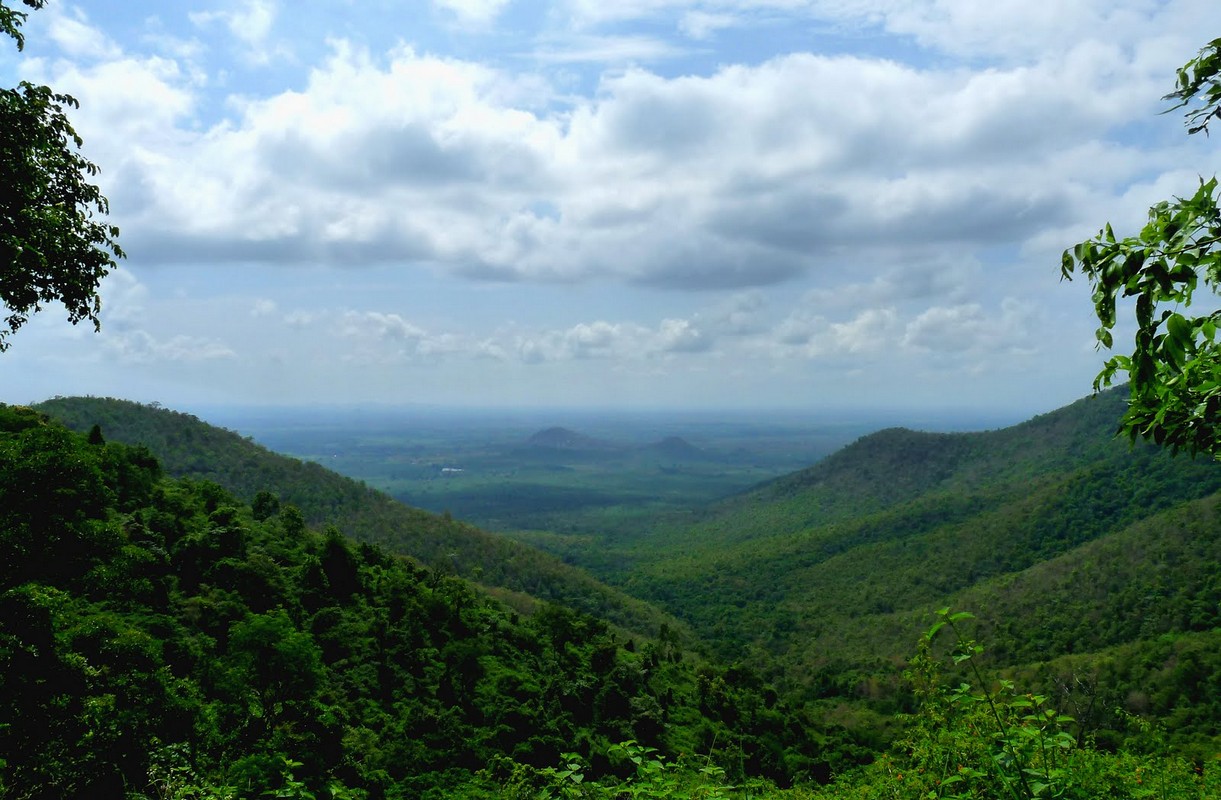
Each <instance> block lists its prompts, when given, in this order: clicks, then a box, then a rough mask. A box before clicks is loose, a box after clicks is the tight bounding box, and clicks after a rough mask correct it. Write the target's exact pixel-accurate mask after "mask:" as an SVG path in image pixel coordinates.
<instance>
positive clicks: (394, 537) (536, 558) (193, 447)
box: [36, 397, 693, 646]
mask: <svg viewBox="0 0 1221 800" xmlns="http://www.w3.org/2000/svg"><path fill="white" fill-rule="evenodd" d="M36 408H37V409H38V410H39V411H41V412H43V413H45V414H47V415H49V416H51V417H53V418H55V419H57V420H59V421H61V422H62V423H63V424H65V425H66V426H68V427H69V428H71V429H73V430H76V431H78V432H87V431H89V430H90V429H91V428H92V426H94V425H97V426H98V427H99V429H100V430H101V431H102V433H103V435H104V436H105V437H106V438H107V439H108V440H111V441H116V442H123V443H127V444H132V445H135V444H139V445H144V446H146V447H148V448H149V449H150V450H152V452H153V453H155V454H156V456H157V458H158V459H159V460H160V461H161V463H162V465H163V466H164V468H165V471H166V472H167V473H169V474H170V475H173V476H176V477H182V478H192V479H196V480H209V481H213V482H215V483H216V484H218V485H220V486H222V487H224V488H225V489H226V490H227V491H230V492H232V493H234V494H235V495H236V496H238V497H239V498H241V499H242V500H243V501H245V502H247V503H249V502H253V501H254V499H255V496H256V495H257V494H258V493H259V492H260V491H272V492H274V493H275V494H276V495H277V496H278V498H279V499H280V500H281V501H282V502H284V503H287V504H290V505H293V506H295V507H296V508H298V509H300V511H301V512H302V514H303V515H304V517H305V521H306V522H307V523H308V524H310V525H334V526H336V527H337V528H338V529H339V530H340V531H341V532H342V533H343V534H345V535H346V536H350V537H352V538H353V539H355V540H357V541H362V542H371V543H374V544H378V545H381V546H384V547H386V548H388V549H389V550H391V551H393V552H395V553H399V554H402V555H407V556H410V557H411V558H413V559H415V560H416V561H418V562H419V563H420V564H422V565H424V566H428V567H432V568H435V569H439V570H442V571H444V572H448V573H453V574H456V575H459V576H461V577H464V578H467V579H469V580H472V581H474V582H476V583H478V584H481V585H483V586H486V587H488V588H489V589H490V590H492V591H493V592H494V593H496V594H497V596H498V597H499V598H500V599H502V600H504V601H505V602H509V603H512V604H516V605H518V606H519V607H522V606H523V604H524V605H525V606H528V605H529V604H530V603H532V602H534V600H535V599H537V600H548V601H555V602H558V603H561V604H562V605H565V606H567V607H569V608H572V609H575V610H578V611H582V612H585V613H590V614H594V615H597V616H599V617H602V618H605V619H607V620H608V621H610V622H612V623H614V624H616V625H619V626H621V627H623V628H624V629H625V630H628V631H632V632H634V633H637V634H642V635H645V636H650V637H651V636H654V635H656V632H657V631H658V630H659V628H660V627H661V626H662V625H666V626H667V628H668V629H669V630H671V631H673V632H674V633H675V634H676V635H678V636H679V637H680V639H681V640H682V641H683V642H684V644H685V645H688V646H690V645H691V644H693V640H692V639H691V637H690V636H689V635H688V634H687V632H686V626H685V625H684V624H683V623H681V622H679V621H677V620H676V619H675V618H673V617H672V616H669V615H666V614H664V613H661V612H659V611H658V610H657V609H655V608H654V607H651V606H649V605H648V604H646V603H642V602H641V601H639V600H636V599H634V598H632V597H629V596H627V595H625V594H624V593H623V592H622V591H619V590H616V589H612V588H610V587H608V586H606V585H605V584H603V583H601V582H599V581H597V580H593V579H591V578H590V576H589V575H588V574H587V573H585V572H583V571H582V570H579V569H574V568H572V567H570V566H568V565H566V564H565V563H563V562H562V561H561V560H560V559H558V558H556V557H554V556H552V555H549V554H546V553H543V552H541V551H539V550H537V549H535V548H533V547H528V546H524V545H522V544H520V543H518V542H515V541H513V540H512V539H509V538H506V537H503V536H496V535H493V534H489V533H487V532H485V531H482V530H480V529H478V528H476V527H475V526H473V525H469V524H466V523H464V522H462V521H459V520H455V519H453V518H451V517H450V516H449V515H447V514H431V513H428V512H426V511H422V510H419V509H415V508H411V507H409V506H406V505H403V504H402V503H399V502H398V501H396V500H393V499H392V498H390V497H388V496H387V495H385V494H383V493H381V492H377V491H374V490H372V489H370V488H368V487H367V486H365V485H363V484H361V483H360V482H358V481H354V480H351V479H349V478H345V477H343V476H341V475H337V474H336V473H334V472H331V471H329V470H326V469H324V468H323V467H321V466H319V465H317V464H314V463H310V462H304V461H299V460H297V459H295V458H288V457H286V456H281V455H278V454H276V453H273V452H271V451H270V450H267V449H266V448H264V447H262V446H260V445H258V444H256V443H254V442H253V441H251V440H249V439H246V438H244V437H242V436H240V435H238V434H237V433H234V432H233V431H229V430H225V429H223V428H218V427H215V426H212V425H209V424H207V423H206V422H204V421H202V420H200V419H198V418H197V417H195V416H193V415H191V414H184V413H181V412H176V411H171V410H168V409H164V408H158V407H153V406H147V405H142V404H139V403H133V402H130V401H127V400H117V399H114V398H97V397H76V398H55V399H53V400H48V401H46V402H44V403H40V404H38V405H37V406H36Z"/></svg>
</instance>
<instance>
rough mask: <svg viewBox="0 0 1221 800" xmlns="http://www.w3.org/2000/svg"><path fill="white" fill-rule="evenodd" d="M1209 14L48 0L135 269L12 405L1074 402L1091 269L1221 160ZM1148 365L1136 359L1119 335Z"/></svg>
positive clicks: (908, 5) (699, 0)
mask: <svg viewBox="0 0 1221 800" xmlns="http://www.w3.org/2000/svg"><path fill="white" fill-rule="evenodd" d="M1217 31H1221V6H1218V5H1217V4H1215V3H1209V2H1204V1H1203V0H1171V1H1169V2H1156V3H1151V2H1147V0H1119V2H1103V1H1102V0H1082V1H1081V2H1075V3H1071V4H1038V5H1035V4H1028V3H1018V2H1001V3H993V4H989V6H988V8H986V9H984V8H983V7H982V6H980V4H978V3H973V2H970V1H969V0H927V2H897V0H854V2H839V1H838V0H804V1H803V0H797V1H796V2H794V1H793V0H639V1H634V2H622V3H593V2H589V0H565V1H564V2H556V3H551V4H533V3H526V2H520V1H517V0H433V2H431V3H429V2H415V3H391V2H386V1H385V0H381V1H380V2H368V3H364V4H361V5H360V6H359V8H358V7H357V6H356V5H355V4H352V3H326V2H317V1H316V0H312V1H309V2H301V3H294V4H288V3H285V2H278V1H277V0H251V1H250V2H237V0H190V2H183V3H176V4H173V5H172V6H167V5H165V4H163V3H159V2H154V0H133V1H132V2H125V3H123V4H121V5H119V4H114V3H105V2H101V0H85V1H84V2H64V1H61V0H52V1H51V2H50V3H49V4H48V6H47V7H46V8H45V9H43V10H41V11H31V13H30V16H29V19H28V20H27V24H26V26H25V28H24V33H25V36H26V50H25V52H24V53H21V54H18V53H16V51H15V48H13V47H12V46H7V47H4V48H0V85H5V86H11V85H13V84H15V83H16V82H17V81H18V80H22V79H28V80H32V81H35V82H42V83H46V84H48V85H50V86H51V87H53V88H54V89H56V90H57V91H63V92H68V93H70V94H73V95H74V96H76V98H77V99H78V100H79V101H80V103H81V107H80V109H78V110H75V111H73V112H72V113H71V118H72V120H73V121H74V123H75V124H76V127H77V130H78V132H79V133H80V134H81V135H82V136H83V137H84V140H85V148H84V152H85V155H86V157H88V158H89V159H91V160H92V161H94V162H95V163H97V164H98V165H99V166H100V167H101V169H102V173H101V175H100V176H99V181H100V183H101V186H102V188H103V191H104V192H105V193H106V194H107V196H108V197H109V198H110V201H111V211H112V215H111V216H112V220H113V221H114V222H115V223H116V224H118V225H119V226H120V228H121V229H122V235H121V237H120V241H121V244H122V246H123V247H124V249H125V250H126V251H127V252H128V254H129V257H128V259H127V260H126V261H124V262H123V263H122V266H121V268H120V269H119V270H118V271H116V272H115V273H114V274H112V275H111V276H110V277H109V278H108V279H107V280H106V282H105V283H104V285H103V291H102V296H103V306H104V310H103V317H102V318H103V328H102V332H101V333H100V334H94V333H93V332H92V330H91V329H89V328H88V327H87V326H77V327H73V326H71V325H68V324H67V323H66V321H65V320H64V317H63V314H62V312H61V310H60V309H58V308H49V309H46V310H44V312H43V313H42V314H39V315H37V316H35V317H34V318H33V319H32V320H31V322H30V323H29V324H28V325H27V326H26V327H25V328H23V329H22V330H21V331H19V332H18V333H17V334H16V335H15V336H13V338H12V348H11V350H10V351H8V352H7V353H5V354H4V355H3V356H2V357H0V370H2V372H0V376H2V377H0V401H4V402H10V403H25V402H30V401H35V400H40V399H44V398H47V397H51V396H54V395H73V394H93V395H105V396H116V397H124V398H130V399H133V400H139V401H145V402H148V401H153V400H155V401H159V402H161V403H163V404H165V405H167V406H169V407H173V408H181V409H185V410H194V409H196V408H199V407H216V406H268V405H302V406H304V405H311V404H321V405H349V406H362V405H364V406H377V405H385V404H399V403H404V404H406V403H415V404H424V405H436V406H460V407H472V408H479V407H518V408H530V407H571V408H603V407H616V408H661V409H666V408H669V409H680V408H681V409H722V408H723V409H751V408H792V409H798V408H803V409H814V410H816V409H820V408H853V407H855V408H861V409H864V410H877V411H884V410H886V409H895V408H899V409H903V408H906V409H911V410H912V411H920V410H934V409H942V408H968V409H976V410H979V411H981V412H982V411H988V410H991V411H993V412H995V413H996V414H997V415H999V416H1003V415H1013V416H1014V417H1015V418H1017V417H1021V416H1023V415H1025V416H1028V415H1030V414H1034V413H1039V412H1044V411H1049V410H1051V409H1053V408H1056V407H1058V406H1062V405H1064V404H1066V403H1068V402H1071V401H1073V400H1075V399H1077V398H1079V397H1082V396H1084V395H1087V394H1088V393H1089V391H1090V386H1091V382H1092V379H1093V376H1094V374H1095V373H1096V372H1097V369H1098V367H1099V365H1100V363H1101V361H1102V356H1101V355H1100V354H1099V353H1097V352H1095V350H1094V347H1093V345H1094V340H1093V329H1094V327H1095V323H1094V320H1093V315H1092V313H1091V306H1090V301H1089V293H1088V288H1087V287H1086V286H1085V285H1084V284H1082V283H1080V282H1077V283H1070V284H1063V283H1061V282H1060V280H1059V256H1060V252H1061V251H1062V250H1063V249H1064V248H1065V247H1067V246H1070V245H1072V244H1073V243H1075V242H1077V241H1080V240H1081V239H1084V238H1086V237H1088V236H1090V235H1092V234H1094V233H1096V232H1097V230H1098V229H1099V227H1101V225H1102V224H1103V223H1105V222H1107V221H1110V222H1112V223H1113V224H1114V226H1115V228H1116V231H1117V232H1119V233H1121V234H1123V233H1126V232H1130V231H1132V230H1134V229H1135V228H1137V227H1139V225H1141V224H1142V222H1143V220H1144V216H1145V211H1146V209H1147V208H1148V206H1149V205H1151V204H1152V203H1154V202H1157V201H1159V200H1161V199H1165V198H1167V197H1170V196H1172V195H1176V194H1177V195H1182V194H1187V193H1190V192H1193V191H1194V189H1195V187H1196V186H1197V185H1198V178H1199V176H1200V175H1201V174H1203V175H1206V176H1207V175H1211V174H1213V172H1215V171H1216V168H1217V162H1218V159H1217V157H1216V151H1215V147H1214V145H1213V144H1212V143H1211V142H1210V141H1209V140H1208V139H1206V138H1205V137H1188V136H1187V135H1186V134H1185V132H1184V128H1183V124H1182V120H1181V118H1180V117H1179V116H1178V115H1177V114H1173V113H1172V114H1160V113H1159V112H1161V111H1163V110H1165V108H1166V104H1165V103H1164V102H1163V101H1161V100H1160V98H1161V97H1162V96H1163V95H1164V94H1166V93H1167V92H1168V91H1170V90H1171V89H1172V88H1173V86H1174V71H1175V69H1176V68H1177V67H1178V66H1180V65H1182V63H1183V62H1184V61H1186V60H1187V59H1188V58H1190V57H1191V56H1192V55H1194V54H1195V52H1196V51H1197V50H1198V48H1199V47H1201V46H1202V45H1204V44H1205V43H1206V41H1207V40H1208V39H1210V38H1212V37H1213V36H1215V35H1216V32H1217ZM1116 338H1117V345H1118V347H1119V348H1128V342H1127V340H1126V339H1125V338H1123V337H1120V336H1117V337H1116Z"/></svg>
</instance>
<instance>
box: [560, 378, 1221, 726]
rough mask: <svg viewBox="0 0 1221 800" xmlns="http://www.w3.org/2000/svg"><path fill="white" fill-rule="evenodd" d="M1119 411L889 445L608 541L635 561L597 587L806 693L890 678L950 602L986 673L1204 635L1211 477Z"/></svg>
mask: <svg viewBox="0 0 1221 800" xmlns="http://www.w3.org/2000/svg"><path fill="white" fill-rule="evenodd" d="M1122 403H1123V398H1122V396H1121V395H1119V394H1117V393H1107V394H1104V395H1101V396H1099V397H1097V398H1091V399H1086V400H1082V401H1079V402H1077V403H1074V404H1072V405H1070V406H1067V407H1065V408H1063V409H1059V410H1057V411H1055V412H1052V413H1050V414H1045V415H1042V416H1039V417H1036V418H1034V419H1032V420H1030V421H1028V422H1025V423H1022V424H1020V425H1017V426H1013V427H1011V428H1006V429H1003V430H998V431H989V432H983V433H970V434H931V433H920V432H915V431H908V430H902V429H890V430H884V431H880V432H878V433H876V434H873V435H870V436H867V437H864V438H862V439H860V440H859V441H857V442H856V443H854V444H852V445H850V446H848V447H846V448H844V449H843V450H841V451H840V452H838V453H836V454H834V455H833V456H831V457H829V458H827V459H826V460H824V461H822V462H820V463H819V464H817V465H815V466H813V467H811V468H809V469H806V470H802V471H800V472H797V473H794V474H792V475H789V476H785V477H783V478H780V479H778V480H775V481H772V482H769V483H768V484H765V485H763V486H760V487H757V488H755V489H753V490H751V491H748V492H746V493H743V494H741V495H738V496H735V497H732V498H728V499H726V500H724V501H722V502H721V503H718V504H716V505H714V506H712V507H710V508H709V509H707V510H706V511H704V512H703V513H702V514H701V515H700V516H699V518H698V519H695V520H693V521H690V522H689V523H688V524H685V525H684V524H678V523H675V522H673V521H670V522H667V523H664V524H661V525H658V526H657V527H655V528H653V529H652V530H650V531H645V532H641V533H640V534H638V535H637V538H635V539H633V540H630V541H623V542H609V543H607V547H608V548H610V549H613V548H615V547H619V548H621V549H620V551H619V552H618V553H617V555H619V556H622V557H620V558H618V559H617V563H618V564H619V565H623V564H629V565H630V566H629V567H628V568H626V569H625V568H623V567H622V566H619V567H618V571H616V572H610V571H607V572H606V573H605V574H604V577H607V578H608V579H611V580H613V581H614V582H615V583H616V584H617V585H621V586H623V587H624V588H625V589H626V590H627V591H629V592H630V593H632V594H634V595H636V596H639V597H643V598H645V599H648V600H651V601H654V602H656V603H658V604H659V605H661V606H662V607H663V608H665V609H667V610H669V611H671V612H672V613H674V614H676V615H678V616H680V617H681V618H682V619H684V620H685V621H687V622H689V623H690V624H691V626H692V627H693V629H694V630H695V631H696V632H697V634H699V635H700V636H702V637H704V638H705V639H706V640H708V641H710V642H712V643H713V646H714V648H715V651H716V652H717V653H718V654H719V655H720V656H721V657H722V658H725V659H742V660H745V661H746V662H747V663H750V664H752V665H753V666H755V667H756V668H758V669H760V670H763V671H765V672H768V673H769V674H771V675H772V676H774V677H776V678H777V679H778V680H781V681H782V682H784V683H785V684H786V685H788V686H789V687H791V688H795V689H798V690H800V691H802V692H804V693H805V696H806V697H808V698H818V697H823V698H842V699H850V700H856V699H859V698H860V697H861V696H862V694H861V693H862V691H864V690H863V689H862V686H863V685H864V684H863V683H862V681H865V680H866V679H865V677H864V676H874V678H871V679H870V680H875V679H876V680H885V681H891V682H893V681H894V679H895V676H896V675H897V674H898V671H899V667H898V665H899V664H901V663H902V659H903V658H904V657H905V655H906V654H908V653H910V650H911V643H912V638H913V637H912V631H913V630H918V629H919V628H920V627H922V622H924V621H927V620H928V619H929V618H930V614H931V612H932V611H933V610H934V609H936V608H939V607H943V606H946V605H952V606H954V607H956V608H969V609H972V610H974V611H977V612H979V614H980V616H981V618H982V622H983V624H982V625H981V633H982V634H984V635H986V636H987V637H988V638H987V644H988V646H989V651H990V655H989V658H990V660H991V661H990V663H992V664H993V665H995V666H1005V665H1019V664H1024V663H1030V662H1035V661H1044V660H1050V659H1055V658H1058V657H1060V656H1064V655H1068V654H1082V653H1089V652H1091V651H1096V650H1098V651H1100V650H1103V649H1106V648H1114V647H1118V646H1122V645H1131V646H1133V647H1135V648H1137V649H1139V648H1141V647H1144V646H1152V645H1153V644H1154V643H1155V642H1156V641H1157V640H1158V639H1159V638H1160V637H1163V636H1177V635H1181V634H1186V633H1192V632H1194V633H1198V634H1201V635H1206V636H1207V635H1210V633H1209V632H1211V631H1212V630H1213V629H1215V628H1217V627H1218V626H1221V583H1219V582H1218V580H1217V575H1218V574H1221V551H1219V547H1221V539H1219V536H1221V524H1218V521H1217V518H1216V508H1217V504H1218V499H1217V495H1216V493H1217V492H1218V491H1219V490H1221V464H1218V463H1216V462H1213V461H1209V460H1207V459H1197V460H1191V459H1189V458H1186V457H1184V456H1180V457H1177V458H1176V457H1173V456H1171V454H1170V453H1168V452H1165V451H1163V450H1160V449H1158V448H1154V447H1148V446H1143V445H1138V446H1136V447H1131V446H1129V444H1128V442H1127V441H1119V440H1116V439H1115V438H1114V436H1113V432H1114V421H1115V420H1116V419H1117V418H1118V415H1119V410H1120V409H1121V407H1122ZM570 552H571V551H570ZM578 555H579V553H578ZM607 561H609V559H607V557H606V555H605V551H599V552H597V553H593V554H591V555H590V556H589V563H590V564H591V565H597V564H598V563H605V562H607ZM577 562H578V563H581V559H580V558H578V559H577ZM883 676H885V677H883ZM1218 679H1219V680H1221V675H1219V676H1218ZM870 691H872V690H870ZM867 694H868V693H867ZM885 694H886V693H885V692H882V695H885ZM1162 710H1163V711H1167V710H1166V709H1162ZM1167 713H1168V712H1167ZM1218 722H1221V720H1214V723H1213V724H1217V723H1218ZM1205 727H1207V726H1205Z"/></svg>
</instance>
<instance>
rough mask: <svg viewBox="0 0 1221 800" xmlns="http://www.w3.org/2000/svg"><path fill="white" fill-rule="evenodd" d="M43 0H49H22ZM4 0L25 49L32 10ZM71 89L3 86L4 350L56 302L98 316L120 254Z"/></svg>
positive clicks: (33, 4) (10, 26)
mask: <svg viewBox="0 0 1221 800" xmlns="http://www.w3.org/2000/svg"><path fill="white" fill-rule="evenodd" d="M23 2H24V4H25V5H26V6H27V7H29V8H34V9H37V8H41V7H42V6H43V5H44V3H45V0H23ZM8 5H9V4H8V3H4V2H0V33H3V34H6V35H8V36H9V37H11V38H12V39H13V41H14V42H15V43H16V45H17V49H18V50H20V49H21V48H22V47H23V46H24V44H25V39H24V37H23V35H22V33H21V25H22V23H23V22H24V21H25V18H26V12H21V11H15V10H13V9H11V8H9V7H8ZM75 107H76V100H75V99H73V98H72V97H71V96H69V95H66V94H62V93H58V92H55V91H53V90H52V89H51V88H50V87H47V86H40V85H37V84H33V83H30V82H28V81H22V82H21V83H20V84H19V85H18V86H16V87H15V88H7V87H5V88H0V186H2V187H4V191H2V192H0V306H2V307H3V308H4V309H5V311H6V312H7V313H6V314H5V315H4V317H3V320H0V351H4V350H6V349H8V347H9V344H10V342H9V337H10V336H11V335H12V334H13V333H14V332H15V331H16V330H17V329H18V328H20V327H21V326H22V325H24V324H25V323H26V321H27V320H28V319H29V316H30V315H31V314H33V313H35V312H37V311H40V310H42V308H43V307H45V306H46V305H48V304H50V303H53V302H58V303H61V304H63V306H64V308H65V310H66V311H67V312H68V320H69V321H70V322H72V323H73V324H75V323H77V322H80V321H81V320H88V321H89V322H91V323H93V326H94V328H95V329H96V328H98V327H99V326H100V324H101V322H100V320H99V319H98V314H99V312H100V311H101V301H100V299H99V298H98V284H99V283H100V282H101V280H102V278H104V277H106V275H107V273H109V271H110V270H112V269H113V268H114V267H115V259H116V258H122V257H123V251H122V249H121V248H120V247H119V245H118V242H117V239H118V235H119V229H118V228H117V227H115V226H114V225H111V224H108V223H106V222H103V221H100V220H99V219H97V218H98V217H104V216H105V215H106V214H107V213H108V212H109V210H110V208H109V203H108V202H107V200H106V198H105V197H104V196H103V195H102V193H101V190H100V189H98V187H97V186H96V185H94V184H92V183H90V182H89V178H92V177H93V176H95V175H97V173H98V168H97V166H95V165H94V164H93V163H92V162H90V161H89V160H88V159H86V158H85V157H84V156H83V155H81V153H80V147H81V145H82V141H81V137H80V136H78V135H77V133H76V131H75V130H74V129H73V127H72V123H71V122H70V121H69V119H68V116H67V113H66V111H65V109H68V108H75Z"/></svg>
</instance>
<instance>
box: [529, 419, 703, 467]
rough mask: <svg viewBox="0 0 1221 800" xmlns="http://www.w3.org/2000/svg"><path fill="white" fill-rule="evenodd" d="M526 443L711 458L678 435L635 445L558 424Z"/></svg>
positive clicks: (673, 457) (539, 447)
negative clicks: (609, 439)
mask: <svg viewBox="0 0 1221 800" xmlns="http://www.w3.org/2000/svg"><path fill="white" fill-rule="evenodd" d="M526 446H527V447H528V448H530V449H533V450H553V451H554V450H563V451H567V452H571V453H599V454H605V455H606V456H610V457H614V456H615V455H616V454H617V455H618V456H619V457H623V458H631V457H632V456H633V454H635V455H636V456H637V457H639V456H646V457H655V458H663V459H666V460H669V461H706V460H708V459H711V458H713V456H712V455H711V454H709V453H708V452H707V451H705V450H701V449H700V448H698V447H696V446H695V445H693V444H691V443H690V442H688V441H687V440H686V439H684V438H682V437H681V436H667V437H666V438H664V439H661V440H660V441H656V442H653V443H652V444H647V445H635V446H634V445H630V444H623V443H618V442H611V441H608V440H606V439H598V438H595V437H593V436H586V435H585V434H583V433H577V432H576V431H574V430H571V429H569V428H562V427H558V426H557V427H554V428H547V429H546V430H541V431H539V432H538V433H536V434H534V435H533V436H531V437H530V438H529V439H527V440H526Z"/></svg>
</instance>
